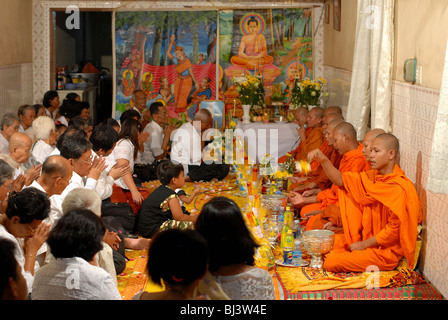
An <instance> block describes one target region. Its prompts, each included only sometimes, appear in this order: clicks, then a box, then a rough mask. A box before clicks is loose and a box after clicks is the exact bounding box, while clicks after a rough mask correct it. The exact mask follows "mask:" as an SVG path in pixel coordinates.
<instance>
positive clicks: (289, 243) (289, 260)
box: [283, 225, 294, 264]
mask: <svg viewBox="0 0 448 320" xmlns="http://www.w3.org/2000/svg"><path fill="white" fill-rule="evenodd" d="M285 226H286V225H285ZM293 249H294V235H293V234H292V230H291V229H289V230H288V233H287V234H286V237H285V245H284V247H283V263H284V264H293Z"/></svg>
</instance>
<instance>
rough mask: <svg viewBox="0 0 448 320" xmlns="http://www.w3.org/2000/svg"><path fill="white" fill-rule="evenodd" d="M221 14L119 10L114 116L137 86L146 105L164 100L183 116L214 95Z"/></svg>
mask: <svg viewBox="0 0 448 320" xmlns="http://www.w3.org/2000/svg"><path fill="white" fill-rule="evenodd" d="M217 17H218V15H217V12H216V11H203V12H189V11H188V12H177V11H166V12H163V11H162V12H160V11H158V12H144V11H137V12H117V13H116V17H115V21H116V22H115V40H116V70H117V75H116V76H117V77H116V106H115V107H116V110H115V117H116V118H117V119H119V117H120V115H121V113H122V112H123V111H125V110H126V109H129V108H131V107H132V101H131V98H132V93H133V91H134V90H137V89H141V90H143V91H144V92H145V93H146V97H147V106H149V105H151V103H153V102H154V101H157V100H163V101H164V103H166V106H167V108H168V111H169V115H170V117H171V118H178V119H187V118H188V115H190V117H192V116H194V113H195V111H196V110H197V108H198V107H199V102H200V101H201V100H204V99H210V100H213V99H215V98H216V41H217Z"/></svg>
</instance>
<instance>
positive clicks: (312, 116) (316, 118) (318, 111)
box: [306, 107, 324, 128]
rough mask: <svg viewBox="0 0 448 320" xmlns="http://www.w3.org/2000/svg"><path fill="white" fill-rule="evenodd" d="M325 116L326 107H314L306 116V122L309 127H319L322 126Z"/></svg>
mask: <svg viewBox="0 0 448 320" xmlns="http://www.w3.org/2000/svg"><path fill="white" fill-rule="evenodd" d="M323 116H324V109H322V108H321V107H314V108H313V109H311V110H310V111H308V115H307V118H306V122H307V124H308V127H310V128H317V127H321V126H322V120H323Z"/></svg>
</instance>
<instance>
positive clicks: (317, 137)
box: [296, 127, 326, 160]
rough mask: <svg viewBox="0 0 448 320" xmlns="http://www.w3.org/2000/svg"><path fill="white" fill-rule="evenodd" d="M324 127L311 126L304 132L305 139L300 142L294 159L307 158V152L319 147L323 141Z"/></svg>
mask: <svg viewBox="0 0 448 320" xmlns="http://www.w3.org/2000/svg"><path fill="white" fill-rule="evenodd" d="M324 141H326V140H325V138H324V129H323V128H322V127H317V128H312V129H311V130H310V131H309V133H307V134H306V138H305V141H303V144H302V142H301V143H300V145H299V146H300V147H301V148H300V149H299V150H298V153H297V154H296V160H308V153H310V152H311V151H313V150H314V149H319V147H320V146H321V145H322V144H323V143H324Z"/></svg>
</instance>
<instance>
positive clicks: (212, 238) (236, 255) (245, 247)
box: [195, 197, 260, 271]
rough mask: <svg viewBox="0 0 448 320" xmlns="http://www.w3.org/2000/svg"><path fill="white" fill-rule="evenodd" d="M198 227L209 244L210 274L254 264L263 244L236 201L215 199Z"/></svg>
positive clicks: (209, 203)
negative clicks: (250, 228) (251, 228)
mask: <svg viewBox="0 0 448 320" xmlns="http://www.w3.org/2000/svg"><path fill="white" fill-rule="evenodd" d="M195 228H196V230H197V231H198V232H199V233H200V234H201V235H202V236H203V237H204V239H205V240H206V241H207V244H208V247H209V252H210V264H209V269H210V271H216V270H218V269H219V268H220V267H221V266H225V265H231V264H241V263H243V264H247V265H254V263H255V258H254V256H255V252H256V250H257V248H258V247H259V246H260V245H259V244H258V243H257V242H256V241H255V239H254V238H253V237H252V234H251V232H250V230H249V229H248V228H247V226H246V223H245V221H244V218H243V215H242V213H241V209H240V208H239V207H238V205H237V204H236V203H235V201H233V200H232V199H229V198H226V197H215V198H213V199H211V200H210V201H209V202H207V203H206V204H205V205H204V206H203V208H202V210H201V213H200V214H199V216H198V220H197V221H196V227H195Z"/></svg>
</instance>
